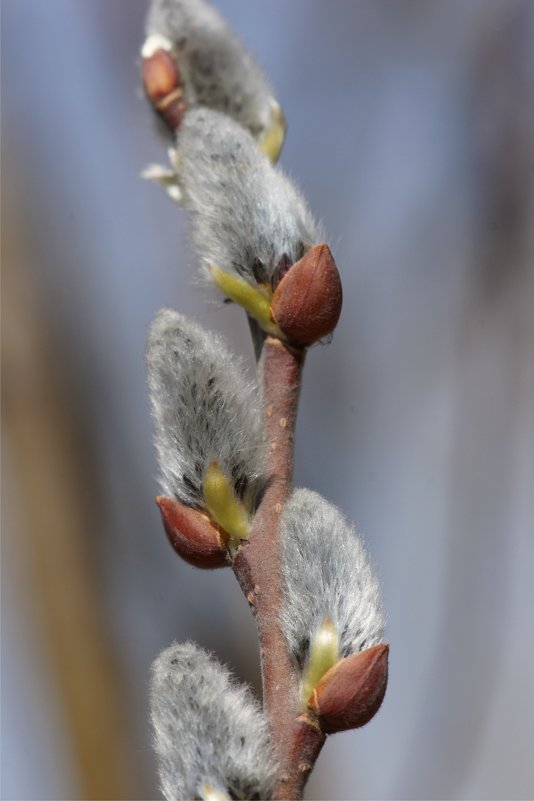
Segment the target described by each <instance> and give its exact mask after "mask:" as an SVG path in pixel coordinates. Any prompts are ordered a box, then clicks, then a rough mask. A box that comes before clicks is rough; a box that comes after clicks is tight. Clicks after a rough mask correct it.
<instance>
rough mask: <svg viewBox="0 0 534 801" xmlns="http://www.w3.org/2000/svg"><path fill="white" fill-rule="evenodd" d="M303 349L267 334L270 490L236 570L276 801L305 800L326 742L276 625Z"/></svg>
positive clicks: (263, 368)
mask: <svg viewBox="0 0 534 801" xmlns="http://www.w3.org/2000/svg"><path fill="white" fill-rule="evenodd" d="M304 353H305V351H304V350H300V349H293V348H289V347H288V346H286V345H284V344H283V343H282V342H280V341H279V340H276V339H273V338H271V337H267V338H266V339H265V342H264V344H263V348H262V354H261V358H260V361H259V365H258V369H259V374H260V378H261V382H262V387H263V400H264V414H265V419H264V431H265V439H266V443H267V451H268V464H267V468H268V475H269V479H270V481H269V485H268V487H267V489H266V491H265V495H264V497H263V499H262V502H261V504H260V507H259V509H258V511H257V514H256V517H255V518H254V524H253V529H252V531H251V534H250V537H249V539H248V541H247V542H246V543H245V544H244V545H243V546H242V548H241V549H240V551H239V553H238V554H237V556H236V558H235V561H234V571H235V574H236V576H237V578H238V580H239V583H240V585H241V588H242V590H243V592H244V593H245V596H246V598H247V600H248V602H249V604H250V606H251V609H252V611H253V614H254V616H255V618H256V624H257V627H258V635H259V640H260V656H261V664H262V680H263V702H264V711H265V714H266V716H267V720H268V722H269V726H270V731H271V737H272V742H273V746H274V749H275V755H276V758H277V760H278V764H279V773H278V778H277V783H276V788H275V792H274V795H273V798H274V799H280V800H281V799H300V798H302V792H303V789H304V785H305V784H306V780H307V778H308V776H309V774H310V772H311V770H312V768H313V765H314V763H315V760H316V759H317V757H318V755H319V752H320V750H321V748H322V745H323V743H324V740H325V736H324V734H323V733H322V732H321V731H320V729H319V727H318V726H317V724H316V723H315V722H314V720H313V719H312V717H311V716H309V715H303V714H302V708H301V705H300V695H299V687H300V671H299V669H298V666H297V665H296V664H295V662H294V660H293V659H292V657H291V655H290V654H289V651H288V648H287V645H286V642H285V639H284V636H283V634H282V631H281V629H280V625H279V613H280V607H281V604H282V592H283V588H282V578H281V565H280V561H281V559H280V542H279V540H280V536H279V534H280V532H279V520H280V514H281V512H282V509H283V506H284V503H285V502H286V501H287V499H288V497H289V494H290V492H291V486H292V474H293V443H294V431H295V423H296V416H297V406H298V397H299V390H300V380H301V373H302V367H303V363H304Z"/></svg>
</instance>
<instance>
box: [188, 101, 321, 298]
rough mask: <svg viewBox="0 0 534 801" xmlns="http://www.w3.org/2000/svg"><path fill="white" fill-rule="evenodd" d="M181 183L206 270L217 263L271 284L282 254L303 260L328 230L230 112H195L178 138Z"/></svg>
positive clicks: (196, 248) (250, 279) (197, 249)
mask: <svg viewBox="0 0 534 801" xmlns="http://www.w3.org/2000/svg"><path fill="white" fill-rule="evenodd" d="M176 149H177V152H176V171H177V182H178V185H179V188H180V190H181V193H182V203H183V205H184V206H185V208H186V210H187V211H188V212H189V215H190V220H191V239H192V243H193V248H194V251H195V253H196V254H197V257H198V259H199V262H200V266H201V268H203V269H204V270H205V274H206V275H207V277H208V278H209V277H210V274H209V270H208V269H207V267H208V265H209V264H213V265H215V266H216V267H219V268H220V269H221V270H224V271H225V272H229V273H234V274H235V275H237V276H239V277H241V278H244V279H245V280H246V281H248V282H249V283H250V284H252V285H256V284H257V283H264V282H270V281H271V280H272V278H273V274H274V273H275V270H276V268H277V267H278V265H279V264H280V261H281V259H282V257H287V259H288V261H289V264H293V263H294V262H296V261H298V259H300V258H301V257H302V255H303V254H304V251H305V250H306V249H307V248H308V247H310V245H314V244H317V243H319V242H321V241H322V237H321V230H320V228H319V226H318V225H317V224H316V222H315V221H314V219H313V216H312V214H311V212H310V210H309V208H308V206H307V204H306V202H305V201H304V199H303V197H302V196H301V195H300V193H299V192H298V191H297V189H296V188H295V186H294V185H293V183H292V182H291V181H290V180H289V178H287V177H286V176H285V175H284V173H283V172H282V171H281V170H280V169H279V168H276V167H273V166H272V165H271V164H270V162H269V161H268V159H267V158H266V157H265V156H263V155H262V153H261V152H260V151H259V150H258V146H257V144H256V142H255V141H254V139H253V138H252V136H250V134H249V133H248V132H247V131H246V130H244V129H243V128H242V127H241V126H240V125H238V124H237V123H236V122H235V121H234V120H232V119H231V118H230V117H227V116H225V115H224V114H220V113H218V112H216V111H212V110H210V109H194V110H192V111H189V112H188V113H187V114H186V115H185V117H184V121H183V123H182V125H181V127H180V129H179V131H178V134H177V139H176Z"/></svg>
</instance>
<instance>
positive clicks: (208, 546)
mask: <svg viewBox="0 0 534 801" xmlns="http://www.w3.org/2000/svg"><path fill="white" fill-rule="evenodd" d="M156 503H157V505H158V507H159V510H160V512H161V519H162V520H163V525H164V527H165V533H166V534H167V537H168V538H169V542H170V543H171V545H172V547H173V548H174V550H175V551H176V553H177V554H179V555H180V556H181V557H182V559H184V560H185V561H186V562H189V564H190V565H194V566H195V567H203V568H208V569H212V568H215V567H225V566H226V565H227V564H228V561H227V559H226V553H227V552H226V548H225V547H224V543H223V540H222V536H221V533H220V531H219V529H218V528H216V527H215V526H214V525H213V524H212V523H211V522H210V521H209V520H208V518H207V517H206V515H203V514H202V512H199V511H197V510H196V509H192V508H191V507H190V506H184V504H182V503H180V502H179V501H176V500H174V498H164V497H162V496H159V497H158V498H156Z"/></svg>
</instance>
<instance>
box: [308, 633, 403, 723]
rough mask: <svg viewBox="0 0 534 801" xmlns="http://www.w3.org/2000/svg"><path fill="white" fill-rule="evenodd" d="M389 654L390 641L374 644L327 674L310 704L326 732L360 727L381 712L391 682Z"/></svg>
mask: <svg viewBox="0 0 534 801" xmlns="http://www.w3.org/2000/svg"><path fill="white" fill-rule="evenodd" d="M388 654H389V645H375V646H373V647H372V648H367V650H365V651H361V652H360V653H357V654H352V655H351V656H348V657H346V659H341V660H340V661H339V662H337V663H336V664H335V665H334V666H333V667H331V668H330V670H329V671H328V672H327V673H325V674H324V676H323V677H322V679H321V680H320V681H319V683H318V684H317V686H316V687H315V689H314V691H313V693H312V695H311V696H310V699H309V701H308V705H309V706H310V707H311V709H312V710H313V711H314V712H315V714H316V715H317V717H318V718H319V724H320V726H321V729H322V730H323V731H324V732H325V733H326V734H334V733H335V732H338V731H345V730H347V729H357V728H359V727H360V726H363V725H365V723H368V721H370V720H371V718H372V717H373V716H374V715H375V714H376V713H377V712H378V710H379V709H380V705H381V703H382V701H383V699H384V695H385V692H386V687H387V683H388Z"/></svg>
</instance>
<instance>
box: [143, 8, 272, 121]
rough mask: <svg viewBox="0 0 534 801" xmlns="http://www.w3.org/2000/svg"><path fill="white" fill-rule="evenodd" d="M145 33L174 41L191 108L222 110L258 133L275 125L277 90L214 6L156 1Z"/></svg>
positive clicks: (181, 76) (173, 46) (188, 103)
mask: <svg viewBox="0 0 534 801" xmlns="http://www.w3.org/2000/svg"><path fill="white" fill-rule="evenodd" d="M146 34H147V36H155V37H163V38H164V39H167V40H169V42H170V43H171V44H172V49H173V54H174V56H175V58H176V62H177V65H178V69H179V72H180V78H181V80H182V82H183V87H184V90H185V100H186V103H187V105H188V106H189V107H194V106H196V105H201V106H208V107H210V108H214V109H217V110H219V111H222V112H224V113H225V114H228V115H229V116H231V117H233V118H234V119H235V120H237V121H238V122H239V123H240V125H243V126H244V127H245V128H248V129H249V130H250V131H251V132H252V134H254V135H255V136H257V135H258V134H260V133H261V132H262V131H264V130H266V129H267V128H268V127H269V126H270V125H271V124H272V122H273V119H272V118H273V110H275V109H276V108H278V104H276V102H275V101H274V98H273V91H272V89H271V87H270V86H269V84H268V83H267V81H266V80H265V77H264V76H263V73H262V72H261V70H260V68H259V67H258V65H257V64H256V62H255V60H254V59H253V58H252V56H251V55H250V54H249V53H248V52H247V51H246V50H245V48H244V47H243V45H242V44H241V42H240V41H239V39H238V37H237V36H236V35H235V34H234V32H233V31H232V30H231V28H230V27H229V26H228V25H227V23H226V22H225V21H224V20H223V18H222V17H221V15H220V14H219V13H218V11H217V10H216V9H215V8H213V7H212V6H210V5H208V3H205V2H203V0H153V2H152V3H151V5H150V9H149V13H148V16H147V21H146Z"/></svg>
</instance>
